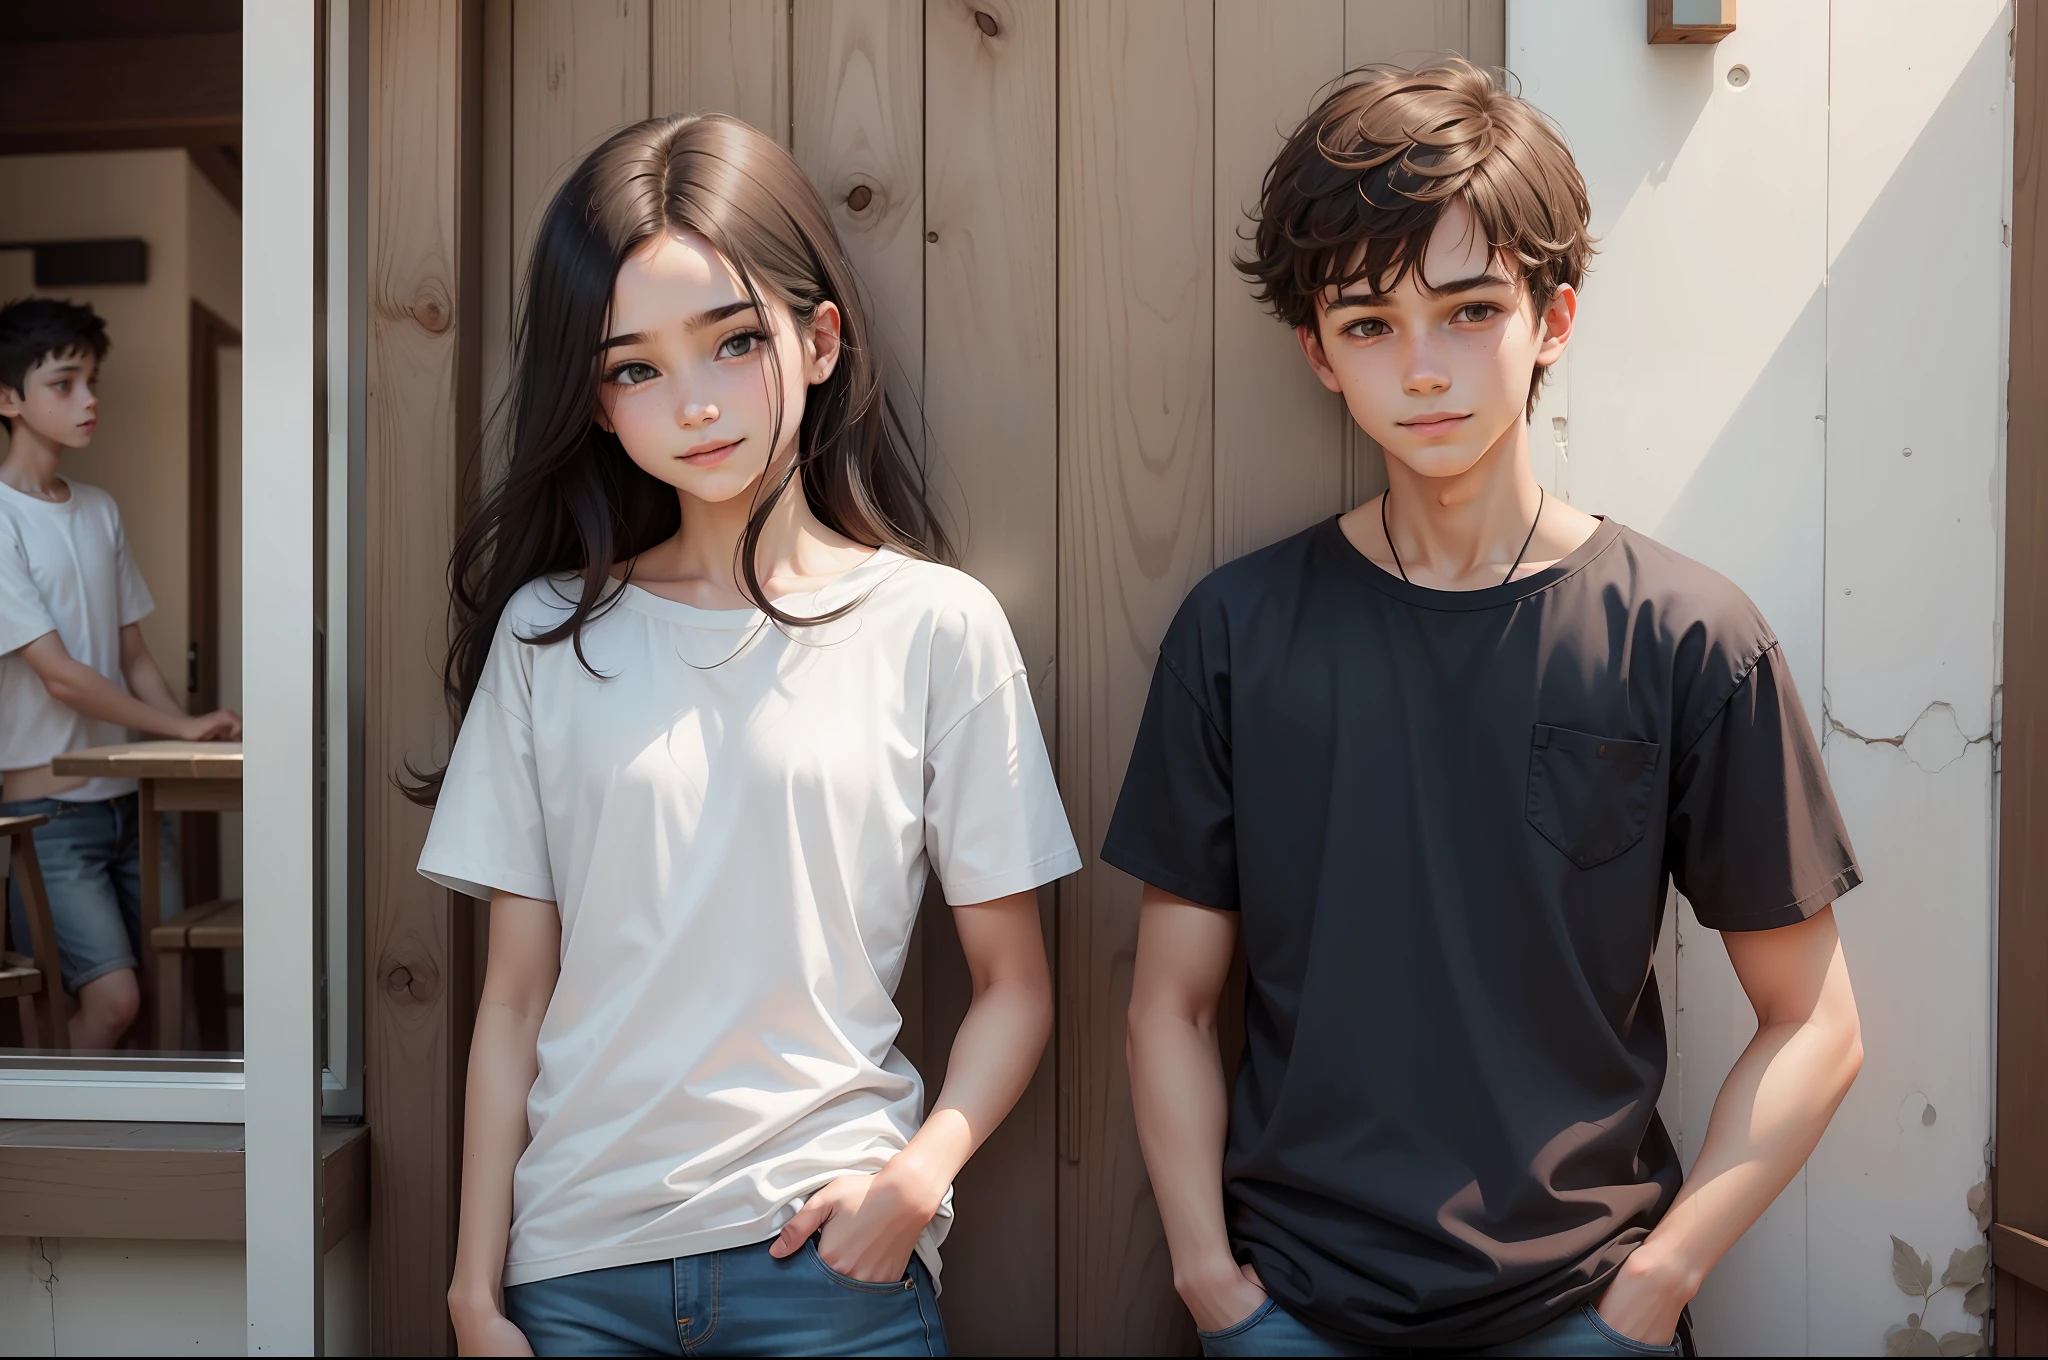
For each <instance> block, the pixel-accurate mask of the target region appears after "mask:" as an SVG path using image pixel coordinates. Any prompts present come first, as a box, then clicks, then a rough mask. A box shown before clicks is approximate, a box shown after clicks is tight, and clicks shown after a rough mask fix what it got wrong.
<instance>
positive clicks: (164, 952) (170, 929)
mask: <svg viewBox="0 0 2048 1360" xmlns="http://www.w3.org/2000/svg"><path fill="white" fill-rule="evenodd" d="M149 939H150V943H151V944H152V945H154V946H155V947H156V950H157V953H158V954H159V956H160V957H161V966H160V967H158V969H157V994H156V1006H157V1010H156V1033H157V1040H156V1041H157V1042H158V1043H159V1044H161V1045H163V1046H164V1047H165V1048H167V1049H181V1048H183V1047H184V1046H185V995H186V993H188V992H189V991H191V990H192V973H193V965H194V963H195V962H197V960H196V959H195V958H194V954H195V953H196V952H197V951H199V950H215V951H219V950H228V949H240V948H241V947H242V902H241V899H240V898H234V899H232V900H230V901H226V902H202V903H201V904H200V905H198V906H196V907H188V908H187V909H186V910H185V911H184V912H183V913H181V914H180V915H177V916H173V917H172V918H171V919H170V920H169V921H167V922H165V923H164V924H163V925H160V926H158V927H157V928H156V929H155V930H153V931H151V932H150V936H149Z"/></svg>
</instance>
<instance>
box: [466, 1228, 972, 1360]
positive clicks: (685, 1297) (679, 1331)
mask: <svg viewBox="0 0 2048 1360" xmlns="http://www.w3.org/2000/svg"><path fill="white" fill-rule="evenodd" d="M768 1247H769V1243H767V1242H757V1243H755V1244H754V1245H752V1246H750V1247H734V1248H732V1249H730V1250H728V1251H708V1252H705V1253H703V1254H702V1255H700V1256H678V1257H676V1258H675V1259H674V1260H669V1261H647V1262H643V1263H641V1264H639V1265H630V1266H613V1267H611V1268H610V1269H607V1270H586V1271H584V1272H582V1273H581V1274H577V1275H559V1276H556V1277H555V1278H554V1279H551V1280H535V1281H534V1282H533V1283H532V1284H519V1285H513V1286H512V1287H511V1288H509V1289H507V1290H506V1291H505V1316H506V1317H507V1318H509V1319H510V1320H511V1322H512V1324H513V1325H514V1326H515V1327H517V1328H519V1330H520V1331H522V1332H524V1333H525V1334H526V1340H527V1344H529V1345H531V1346H532V1347H533V1353H534V1354H535V1355H944V1354H946V1353H947V1352H946V1325H945V1323H944V1322H942V1321H940V1319H939V1300H938V1291H937V1290H936V1289H934V1288H933V1287H932V1277H931V1272H929V1271H927V1270H926V1269H925V1266H924V1262H922V1261H920V1260H918V1259H917V1258H916V1257H914V1256H913V1257H912V1258H911V1260H910V1268H909V1269H908V1270H907V1271H905V1272H904V1275H903V1278H902V1279H901V1280H894V1281H888V1282H885V1283H880V1284H875V1283H870V1282H869V1281H866V1280H855V1279H849V1278H848V1277H847V1276H844V1275H841V1274H840V1273H839V1272H838V1271H836V1270H834V1269H832V1267H830V1266H828V1265H826V1264H825V1259H824V1258H823V1257H822V1256H820V1255H818V1245H817V1241H816V1239H813V1240H812V1241H810V1242H806V1243H805V1244H804V1246H803V1249H802V1250H800V1251H795V1252H792V1253H790V1254H789V1255H788V1256H785V1257H783V1258H781V1259H780V1260H777V1259H776V1258H775V1257H773V1256H770V1255H769V1254H768Z"/></svg>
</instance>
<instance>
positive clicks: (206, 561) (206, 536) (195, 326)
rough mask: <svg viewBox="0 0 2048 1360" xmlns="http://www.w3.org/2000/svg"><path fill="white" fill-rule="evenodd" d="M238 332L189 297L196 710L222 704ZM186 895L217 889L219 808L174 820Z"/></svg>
mask: <svg viewBox="0 0 2048 1360" xmlns="http://www.w3.org/2000/svg"><path fill="white" fill-rule="evenodd" d="M241 343H242V333H241V332H240V331H239V330H236V329H235V328H234V327H233V326H232V325H230V324H228V322H227V321H225V320H223V319H222V318H221V317H220V316H219V315H218V314H217V313H215V312H214V311H213V309H212V308H210V307H208V306H207V305H206V304H205V303H203V302H201V301H200V300H199V299H197V298H194V299H192V323H191V345H190V354H189V359H188V363H187V370H188V374H189V389H188V393H187V397H186V403H185V409H186V421H187V429H188V431H189V433H188V435H187V438H186V442H185V449H186V454H185V457H186V463H187V466H188V468H189V469H190V478H189V490H188V492H187V502H186V517H187V522H188V525H189V528H188V531H187V534H186V539H185V544H186V547H185V556H186V567H185V582H186V591H185V596H186V601H185V617H186V620H187V631H188V634H189V636H188V637H187V640H186V644H185V646H186V651H185V675H184V691H185V694H186V699H187V704H188V707H189V709H190V711H191V712H193V713H210V712H212V711H213V710H214V709H216V708H218V707H220V639H221V600H220V581H221V572H220V549H221V533H222V530H223V527H224V526H223V525H222V524H221V522H220V438H221V409H220V373H221V364H220V352H221V350H223V349H226V348H231V347H235V346H239V345H240V344H241ZM179 855H180V863H181V865H182V873H183V878H184V886H185V900H186V901H187V902H191V903H195V904H196V903H200V902H211V901H213V900H215V899H216V898H218V897H219V896H220V892H221V849H220V814H219V813H217V812H187V813H184V814H183V815H182V820H181V822H180V825H179Z"/></svg>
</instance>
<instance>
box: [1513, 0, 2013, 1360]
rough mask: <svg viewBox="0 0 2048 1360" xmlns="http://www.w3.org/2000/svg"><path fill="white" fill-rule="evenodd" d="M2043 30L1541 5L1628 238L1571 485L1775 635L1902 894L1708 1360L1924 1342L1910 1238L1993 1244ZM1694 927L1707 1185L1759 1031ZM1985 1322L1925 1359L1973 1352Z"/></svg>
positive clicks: (1701, 1309)
mask: <svg viewBox="0 0 2048 1360" xmlns="http://www.w3.org/2000/svg"><path fill="white" fill-rule="evenodd" d="M2009 23H2010V13H2009V12H2008V11H2007V10H2005V9H2003V8H2002V7H2001V6H2000V5H1999V4H1998V3H1996V0H1970V2H1969V3H1957V4H1954V5H1948V6H1939V7H1931V8H1930V7H1925V6H1914V5H1911V4H1907V3H1893V2H1892V0H1884V3H1877V2H1875V0H1869V2H1866V0H1856V2H1855V3H1835V4H1832V5H1827V4H1820V3H1804V4H1797V5H1772V6H1763V5H1753V6H1748V5H1746V6H1744V7H1743V9H1742V11H1741V19H1740V23H1739V25H1738V27H1737V29H1736V31H1735V32H1734V33H1733V34H1731V35H1730V36H1729V37H1728V38H1727V39H1726V40H1724V41H1723V42H1722V43H1720V44H1718V45H1715V46H1702V47H1681V46H1651V45H1649V44H1647V43H1646V42H1645V41H1644V36H1643V16H1642V6H1641V4H1640V3H1639V0H1571V3H1558V2H1555V0H1546V3H1542V4H1534V3H1529V0H1514V2H1513V3H1511V4H1510V5H1509V9H1508V32H1509V64H1510V66H1511V68H1512V69H1513V70H1514V72H1515V73H1516V74H1517V75H1518V76H1519V77H1520V78H1521V80H1522V82H1523V90H1524V93H1525V94H1527V95H1528V97H1529V98H1530V99H1532V100H1533V101H1534V102H1535V103H1536V104H1537V105H1539V106H1540V107H1542V108H1543V109H1544V110H1545V111H1547V112H1548V113H1550V114H1551V115H1552V116H1553V117H1554V118H1556V119H1557V120H1558V121H1559V122H1560V123H1561V124H1562V126H1563V128H1564V130H1565V132H1566V134H1567V136H1568V137H1569V138H1570V140H1571V143H1572V146H1573V150H1574V152H1575V154H1576V155H1577V157H1578V161H1579V164H1580V167H1581V169H1582V170H1583V171H1584V172H1585V175H1586V179H1587V183H1588V188H1589V190H1590V193H1591V197H1592V202H1593V210H1594V223H1593V226H1594V231H1595V233H1596V234H1597V235H1598V236H1599V237H1600V239H1601V247H1600V254H1599V256H1598V257H1597V258H1596V259H1595V261H1594V264H1593V269H1592V273H1591V275H1590V276H1589V278H1588V281H1587V285H1586V288H1585V291H1584V294H1583V306H1582V309H1581V312H1580V317H1579V324H1578V329H1577V332H1576V334H1575V336H1574V339H1573V344H1572V349H1571V355H1570V364H1569V371H1568V373H1567V374H1566V375H1565V379H1564V382H1563V383H1562V384H1561V385H1560V386H1559V388H1558V390H1556V391H1554V392H1553V393H1551V394H1550V396H1549V397H1548V398H1547V399H1546V404H1545V408H1544V410H1543V411H1542V412H1540V413H1539V427H1540V425H1541V423H1542V422H1543V421H1544V420H1545V419H1547V418H1548V417H1551V416H1557V417H1561V418H1562V422H1561V424H1560V425H1559V427H1558V434H1559V435H1560V436H1561V441H1560V452H1561V456H1559V457H1556V458H1555V459H1554V471H1553V473H1552V476H1553V486H1554V487H1555V489H1557V490H1558V491H1559V492H1560V493H1561V494H1566V495H1568V496H1569V497H1570V498H1571V499H1572V500H1573V501H1574V502H1575V503H1576V504H1577V505H1578V506H1579V507H1580V508H1582V509H1586V510H1589V511H1593V512H1596V513H1603V514H1610V515H1613V516H1615V517H1617V518H1619V519H1621V520H1623V521H1625V522H1627V523H1629V524H1631V525H1633V526H1634V527H1636V528H1638V529H1641V530H1644V531H1646V532H1648V533H1650V534H1652V535H1654V536H1656V537H1658V538H1660V539H1662V540H1663V541H1665V542H1667V543H1669V544H1671V545H1672V546H1673V547H1676V548H1678V549H1680V550H1681V551H1683V552H1686V553H1688V554H1690V555H1692V556H1694V557H1696V558H1699V559H1700V560H1702V561H1704V562H1706V563H1708V564H1709V565H1711V566H1713V567H1715V568H1717V569H1719V570H1721V571H1722V572H1724V573H1726V574H1727V575H1728V576H1730V577H1731V578H1733V579H1734V580H1735V581H1736V583H1737V584H1739V585H1740V586H1742V587H1743V588H1744V589H1745V590H1746V591H1748V592H1749V594H1750V596H1751V597H1752V598H1753V599H1754V600H1755V601H1756V602H1757V604H1758V605H1759V607H1760V608H1761V609H1762V610H1763V612H1764V614H1765V616H1766V617H1767V618H1768V619H1769V620H1770V621H1771V623H1772V625H1773V626H1774V628H1775V629H1776V631H1777V633H1778V635H1779V637H1780V639H1781V640H1782V642H1783V645H1784V648H1785V651H1786V654H1787V656H1788V657H1789V658H1790V660H1791V662H1792V668H1793V672H1794V675H1795V676H1796V678H1797V682H1798V684H1799V687H1800V690H1801V695H1802V698H1803V699H1804V701H1805V703H1806V707H1807V711H1808V715H1809V717H1810V718H1811V719H1812V721H1813V723H1814V725H1815V727H1816V729H1817V730H1818V731H1820V732H1821V733H1822V735H1823V749H1824V752H1825V756H1826V759H1827V763H1828V768H1829V771H1830V774H1831V777H1832V779H1833V783H1834V787H1835V791H1836V795H1837V797H1838V799H1839V801H1840V803H1841V805H1842V809H1843V813H1844V815H1845V817H1846V818H1847V820H1848V825H1849V831H1850V835H1851V837H1852V839H1853V840H1854V842H1855V845H1856V848H1857V851H1858V855H1859V858H1860V861H1861V864H1862V867H1863V870H1864V873H1865V877H1866V880H1867V882H1866V883H1865V885H1864V886H1863V887H1861V888H1859V889H1857V890H1856V891H1855V892H1854V893H1853V894H1851V895H1850V896H1849V897H1848V898H1846V899H1845V900H1844V901H1843V903H1842V905H1841V906H1840V908H1839V909H1838V918H1839V921H1840V925H1841V929H1842V935H1843V941H1844V950H1845V952H1846V954H1847V956H1848V960H1849V965H1850V969H1851V972H1852V975H1853V977H1854V979H1855V983H1856V988H1857V993H1858V996H1859V999H1860V1002H1861V1006H1862V1014H1863V1024H1864V1038H1865V1048H1866V1058H1865V1064H1864V1070H1863V1074H1862V1076H1861V1078H1860V1079H1859V1080H1858V1082H1857V1084H1856V1086H1855V1088H1854V1090H1852V1091H1851V1093H1850V1095H1849V1097H1848V1099H1847V1101H1846V1102H1845V1103H1844V1105H1843V1107H1842V1109H1841V1111H1840V1113H1839V1114H1838V1115H1837V1116H1836V1118H1835V1121H1834V1123H1833V1125H1832V1126H1831V1127H1830V1129H1829V1131H1828V1134H1827V1136H1826V1137H1825V1138H1824V1140H1823V1141H1822V1143H1821V1146H1820V1148H1819V1150H1818V1151H1817V1152H1816V1153H1815V1155H1814V1157H1813V1158H1812V1160H1811V1161H1810V1162H1809V1163H1808V1166H1807V1168H1806V1169H1805V1170H1804V1171H1803V1172H1802V1173H1801V1175H1800V1176H1799V1178H1798V1179H1797V1180H1795V1181H1794V1183H1793V1184H1792V1186H1791V1187H1789V1188H1788V1189H1787V1191H1786V1192H1785V1194H1784V1195H1782V1196H1781V1197H1780V1198H1779V1200H1778V1202H1777V1203H1776V1204H1775V1205H1773V1206H1772V1208H1771V1210H1770V1211H1769V1212H1768V1213H1767V1214H1766V1215H1765V1217H1764V1219H1763V1221H1762V1222H1761V1223H1759V1224H1758V1225H1757V1227H1756V1228H1755V1229H1753V1230H1752V1231H1751V1232H1750V1233H1749V1234H1748V1235H1747V1236H1745V1237H1744V1238H1743V1239H1742V1241H1741V1242H1739V1243H1738V1244H1737V1246H1736V1248H1735V1249H1734V1251H1732V1252H1731V1253H1730V1254H1729V1256H1728V1258H1727V1259H1726V1260H1725V1261H1724V1262H1723V1263H1722V1265H1721V1267H1720V1268H1719V1269H1718V1270H1716V1271H1715V1272H1714V1274H1713V1276H1712V1277H1711V1278H1710V1279H1709V1280H1708V1282H1707V1286H1706V1288H1705V1290H1704V1291H1703V1292H1702V1294H1701V1296H1700V1298H1699V1300H1698V1302H1697V1303H1696V1304H1695V1307H1694V1312H1695V1316H1696V1319H1697V1321H1698V1323H1699V1327H1700V1340H1701V1348H1702V1350H1703V1352H1704V1353H1708V1354H1784V1353H1788V1352H1793V1353H1797V1352H1800V1351H1804V1352H1806V1353H1811V1354H1857V1353H1871V1352H1874V1351H1876V1350H1878V1349H1879V1348H1881V1347H1882V1346H1883V1345H1884V1343H1885V1331H1886V1329H1887V1327H1891V1326H1896V1325H1899V1324H1902V1323H1903V1322H1904V1321H1905V1318H1906V1315H1907V1313H1908V1312H1909V1311H1919V1309H1920V1305H1919V1304H1918V1302H1917V1301H1916V1300H1913V1299H1908V1298H1906V1297H1905V1296H1903V1295H1901V1294H1900V1292H1899V1290H1898V1288H1897V1286H1896V1285H1895V1284H1894V1283H1893V1279H1892V1273H1891V1259H1892V1250H1893V1248H1892V1244H1891V1240H1890V1239H1891V1237H1892V1236H1893V1235H1896V1236H1898V1237H1899V1238H1901V1239H1902V1240H1904V1241H1906V1242H1907V1243H1909V1244H1910V1245H1911V1246H1912V1247H1913V1248H1914V1249H1915V1250H1916V1251H1917V1252H1919V1253H1920V1254H1921V1255H1922V1256H1924V1257H1926V1258H1928V1259H1930V1260H1931V1261H1932V1262H1933V1263H1934V1269H1935V1271H1936V1273H1937V1275H1938V1274H1939V1272H1940V1271H1941V1270H1942V1269H1943V1268H1944V1267H1945V1265H1946V1264H1947V1262H1948V1260H1949V1256H1950V1253H1951V1252H1952V1251H1954V1250H1957V1249H1961V1248H1966V1247H1968V1246H1970V1245H1971V1244H1973V1243H1977V1242H1980V1241H1981V1240H1982V1239H1981V1236H1980V1234H1979V1233H1978V1231H1977V1229H1976V1226H1975V1224H1974V1222H1973V1221H1972V1218H1971V1215H1970V1213H1969V1212H1968V1211H1967V1209H1966V1207H1965V1203H1964V1201H1965V1195H1966V1193H1967V1192H1968V1190H1969V1189H1970V1187H1971V1186H1972V1185H1973V1184H1975V1183H1976V1182H1977V1181H1979V1180H1980V1179H1982V1177H1983V1176H1984V1174H1985V1155H1986V1148H1987V1145H1988V1141H1989V1137H1990V1105H1991V1092H1990V1045H1991V1029H1990V970H1991V962H1992V953H1991V936H1990V920H1991V910H1992V896H1991V866H1992V858H1991V856H1992V852H1993V828H1992V821H1991V817H1992V809H1993V803H1994V797H1995V776H1994V768H1995V740H1994V737H1993V729H1992V724H1993V722H1994V718H1995V712H1996V689H1995V683H1996V678H1997V617H1998V570H1997V549H1998V534H1999V524H2000V513H1999V512H2000V493H2001V485H2002V466H2001V449H2002V438H2003V428H2002V413H2003V391H2004V354H2003V348H2002V346H2003V344H2004V338H2005V325H2004V299H2005V287H2006V285H2005V278H2006V248H2005V246H2004V244H2003V227H2004V222H2003V215H2002V205H2003V203H2004V202H2005V201H2006V196H2007V193H2008V185H2009V146H2008V143H2007V140H2006V128H2007V126H2008V124H2009V119H2010V111H2009V102H2008V99H2007V94H2006V89H2007V86H2006V80H2007V77H2006V67H2005V53H2006V46H2005V44H2006V34H2007V31H2008V27H2009ZM1737 67H1740V68H1742V69H1741V74H1740V76H1739V77H1738V80H1739V81H1740V83H1738V82H1737V81H1731V79H1730V73H1731V72H1732V71H1734V70H1735V69H1736V68H1737ZM1917 280H1924V281H1925V282H1924V283H1923V282H1917ZM1674 921H1675V931H1674V932H1673V936H1674V944H1675V949H1674V950H1671V951H1667V955H1666V961H1665V962H1663V963H1661V964H1660V967H1662V968H1663V969H1664V970H1665V974H1666V976H1669V975H1670V973H1671V972H1672V971H1673V970H1674V965H1675V972H1676V982H1677V985H1676V987H1675V988H1672V989H1671V995H1670V996H1669V997H1667V1001H1668V1002H1669V1003H1671V1004H1672V1006H1673V1009H1674V1011H1675V1019H1676V1024H1675V1027H1674V1029H1673V1047H1674V1055H1673V1062H1672V1081H1671V1083H1670V1085H1669V1087H1668V1088H1667V1091H1666V1095H1665V1100H1664V1102H1663V1108H1664V1110H1665V1111H1666V1115H1667V1119H1668V1120H1669V1122H1670V1123H1671V1125H1672V1129H1673V1132H1674V1134H1675V1135H1676V1136H1677V1138H1678V1140H1679V1143H1680V1147H1681V1150H1682V1152H1683V1154H1684V1156H1685V1158H1686V1160H1687V1161H1688V1162H1690V1161H1691V1160H1692V1159H1693V1158H1694V1157H1696V1156H1697V1155H1698V1152H1699V1144H1700V1139H1701V1136H1702V1135H1703V1133H1704V1131H1705V1128H1706V1121H1707V1117H1708V1114H1709V1112H1710V1110H1711V1107H1712V1102H1713V1099H1714V1096H1715V1094H1716V1092H1717V1091H1718V1089H1719V1087H1720V1083H1721V1081H1722V1078H1723V1077H1724V1076H1725V1075H1726V1073H1727V1070H1728V1068H1729V1066H1730V1064H1731V1063H1732V1062H1733V1061H1734V1059H1735V1057H1736V1055H1737V1054H1738V1053H1739V1052H1740V1050H1741V1047H1742V1046H1743V1044H1745V1043H1746V1042H1747V1040H1748V1038H1749V1035H1750V1033H1751V1032H1752V1030H1753V1027H1754V1017H1753V1015H1752V1013H1751V1012H1750V1010H1749V1007H1748V1005H1747V1003H1746V1002H1745V1000H1744V998H1743V996H1742V993H1741V990H1740V988H1739V986H1738V984H1737V983H1736V981H1735V978H1734V975H1733V972H1732V970H1731V969H1730V967H1729V965H1728V961H1727V954H1726V951H1725V949H1724V948H1723V947H1722V945H1721V941H1720V937H1719V936H1718V935H1717V934H1715V933H1714V932H1711V931H1705V930H1701V929H1700V928H1699V927H1698V926H1697V925H1696V924H1695V923H1694V922H1693V921H1692V920H1691V918H1690V915H1689V912H1688V911H1687V909H1685V908H1684V906H1683V904H1682V903H1681V904H1680V905H1679V909H1678V910H1677V912H1676V913H1675V916H1674ZM1961 1295H1962V1291H1961V1290H1947V1291H1944V1292H1943V1293H1942V1294H1941V1295H1940V1296H1939V1297H1938V1299H1937V1300H1936V1302H1935V1303H1934V1304H1933V1306H1931V1307H1929V1308H1928V1309H1926V1317H1925V1319H1924V1325H1925V1326H1926V1327H1928V1328H1929V1329H1930V1330H1932V1331H1934V1332H1936V1333H1937V1334H1938V1333H1941V1332H1946V1331H1950V1330H1964V1329H1974V1328H1975V1326H1976V1325H1977V1324H1976V1323H1975V1322H1974V1321H1973V1320H1971V1319H1969V1318H1968V1317H1966V1316H1965V1315H1964V1314H1963V1312H1962V1310H1961V1302H1962V1299H1961Z"/></svg>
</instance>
